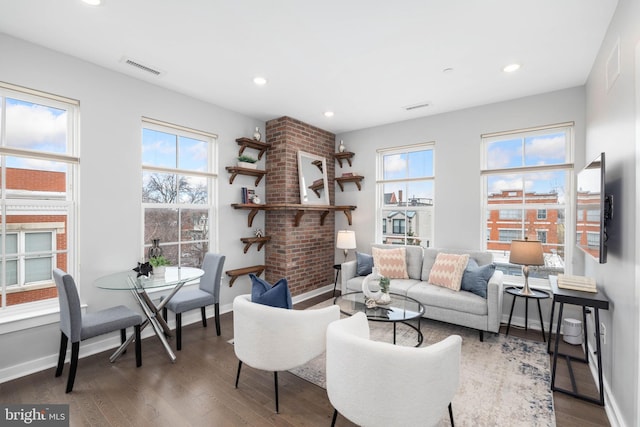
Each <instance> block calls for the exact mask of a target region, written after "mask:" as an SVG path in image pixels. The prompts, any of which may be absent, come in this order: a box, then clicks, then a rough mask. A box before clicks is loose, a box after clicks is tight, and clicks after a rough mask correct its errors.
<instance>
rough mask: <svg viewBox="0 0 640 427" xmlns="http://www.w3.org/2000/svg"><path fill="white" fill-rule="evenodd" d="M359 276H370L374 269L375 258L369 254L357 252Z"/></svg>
mask: <svg viewBox="0 0 640 427" xmlns="http://www.w3.org/2000/svg"><path fill="white" fill-rule="evenodd" d="M356 263H357V267H356V269H357V274H358V276H368V275H369V274H371V269H372V268H373V257H372V256H371V255H369V254H363V253H360V252H356Z"/></svg>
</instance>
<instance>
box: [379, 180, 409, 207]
mask: <svg viewBox="0 0 640 427" xmlns="http://www.w3.org/2000/svg"><path fill="white" fill-rule="evenodd" d="M382 188H383V195H382V197H383V201H382V205H383V206H406V204H407V203H406V198H405V197H406V196H405V195H406V194H407V184H406V183H404V182H391V183H386V184H384V185H383V186H382Z"/></svg>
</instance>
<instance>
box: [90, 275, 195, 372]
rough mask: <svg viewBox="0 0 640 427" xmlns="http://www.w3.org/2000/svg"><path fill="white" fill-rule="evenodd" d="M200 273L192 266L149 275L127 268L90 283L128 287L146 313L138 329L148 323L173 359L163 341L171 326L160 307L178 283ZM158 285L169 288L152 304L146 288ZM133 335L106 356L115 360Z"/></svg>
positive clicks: (179, 284) (169, 298) (109, 286)
mask: <svg viewBox="0 0 640 427" xmlns="http://www.w3.org/2000/svg"><path fill="white" fill-rule="evenodd" d="M203 274H204V270H202V269H200V268H194V267H167V269H166V272H165V274H164V276H153V275H151V276H149V277H147V276H138V273H137V272H135V271H133V270H130V271H122V272H118V273H114V274H109V275H107V276H103V277H100V278H98V279H97V280H96V281H95V282H94V285H95V286H96V287H98V288H100V289H108V290H116V291H130V292H131V293H132V294H133V296H134V297H135V299H136V301H137V302H138V304H139V305H140V307H141V308H142V311H143V312H144V315H145V316H146V320H145V321H144V322H143V323H142V325H141V327H140V329H141V330H142V329H144V328H145V327H146V326H147V325H149V324H151V327H152V328H153V330H154V332H155V334H156V336H157V337H158V339H160V342H161V343H162V345H163V347H164V349H165V350H166V352H167V354H168V355H169V359H170V360H171V362H172V363H173V362H175V361H176V355H175V353H174V352H173V350H172V349H171V346H169V342H168V341H167V337H170V336H171V330H170V329H169V325H167V322H165V320H164V318H163V317H162V315H161V312H162V308H163V307H164V306H165V305H167V303H168V302H169V301H170V300H171V298H173V296H174V295H175V294H176V292H178V291H179V290H180V288H182V286H184V285H185V284H186V283H189V282H192V281H194V280H197V279H199V278H200V277H202V275H203ZM162 288H166V289H167V290H169V291H170V292H169V294H168V295H167V296H165V297H163V298H162V300H161V301H160V303H159V304H158V305H156V304H155V303H154V302H153V300H152V299H151V298H150V297H149V294H148V293H147V290H148V289H162ZM133 339H134V335H133V334H132V335H131V336H129V338H128V339H127V340H126V341H125V342H124V343H122V345H121V346H120V347H118V349H117V350H116V351H115V352H114V353H113V354H112V355H111V357H110V358H109V360H110V361H111V362H115V361H116V360H117V359H118V357H120V355H121V354H122V353H123V352H124V351H125V349H126V348H127V347H128V346H129V344H131V342H132V341H133Z"/></svg>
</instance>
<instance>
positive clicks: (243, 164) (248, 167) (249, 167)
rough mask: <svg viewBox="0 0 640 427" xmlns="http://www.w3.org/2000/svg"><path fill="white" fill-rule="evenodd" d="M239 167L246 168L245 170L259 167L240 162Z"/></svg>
mask: <svg viewBox="0 0 640 427" xmlns="http://www.w3.org/2000/svg"><path fill="white" fill-rule="evenodd" d="M238 167H239V168H245V169H257V168H258V165H257V164H255V163H249V162H238Z"/></svg>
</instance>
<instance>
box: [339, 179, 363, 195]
mask: <svg viewBox="0 0 640 427" xmlns="http://www.w3.org/2000/svg"><path fill="white" fill-rule="evenodd" d="M334 179H335V180H336V182H337V183H338V185H339V186H340V190H342V191H344V183H345V182H353V183H354V184H355V185H356V187H358V191H360V190H362V187H361V186H360V181H362V180H363V179H364V176H360V175H352V176H339V177H336V178H334Z"/></svg>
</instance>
